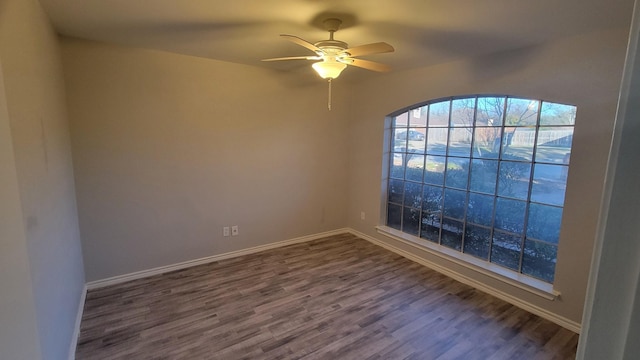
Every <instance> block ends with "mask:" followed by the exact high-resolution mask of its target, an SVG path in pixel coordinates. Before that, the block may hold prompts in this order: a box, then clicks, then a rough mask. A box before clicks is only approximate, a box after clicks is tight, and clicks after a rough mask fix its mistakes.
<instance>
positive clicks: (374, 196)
mask: <svg viewBox="0 0 640 360" xmlns="http://www.w3.org/2000/svg"><path fill="white" fill-rule="evenodd" d="M627 38H628V30H627V29H626V28H624V29H621V30H620V31H609V32H602V33H594V34H588V35H584V36H579V37H573V38H567V39H564V40H561V41H556V42H553V43H548V44H544V45H539V46H535V47H531V48H526V49H521V50H518V51H511V52H505V53H500V54H494V55H491V56H485V57H482V58H477V59H469V60H464V61H458V62H452V63H447V64H442V65H438V66H433V67H429V68H423V69H416V70H412V71H406V72H401V73H391V74H389V75H388V76H386V77H385V78H383V79H374V80H371V81H367V82H363V83H361V84H358V85H356V86H355V88H354V94H357V95H356V96H354V101H353V105H352V108H353V111H352V114H353V116H352V118H351V119H352V121H351V122H350V129H349V133H350V139H351V143H350V148H349V149H350V160H349V164H350V167H349V168H350V188H349V194H350V201H349V215H348V216H349V226H350V227H352V228H354V229H356V230H358V231H361V232H363V233H365V234H367V235H370V236H374V237H376V238H378V239H380V240H382V241H386V242H388V243H390V244H393V245H396V246H399V247H401V248H404V249H406V250H407V251H410V252H413V253H416V254H418V255H420V256H423V257H424V258H426V259H428V260H430V261H433V262H435V263H437V264H439V265H442V266H445V267H447V268H449V269H452V270H453V271H456V272H459V273H461V274H463V275H465V276H468V277H471V278H473V279H475V280H477V281H480V282H483V283H485V284H487V285H489V286H491V287H494V288H495V289H497V290H499V291H502V292H504V293H506V294H508V295H511V296H515V297H517V298H519V299H522V300H524V301H526V302H528V303H530V304H533V305H535V306H538V307H541V308H543V309H546V310H548V311H550V312H552V313H554V314H556V315H558V316H561V317H564V318H566V319H568V320H570V321H573V322H577V323H579V322H580V321H581V316H582V308H583V304H584V296H585V289H586V285H587V281H588V275H589V265H590V259H591V252H592V248H593V242H594V237H595V231H596V222H597V221H598V211H599V205H600V200H601V196H602V190H603V185H602V184H603V180H604V172H605V167H606V163H607V157H608V151H609V146H610V142H611V133H612V127H613V122H614V117H615V110H616V101H617V95H618V89H619V86H620V78H621V74H622V65H623V61H624V55H625V50H626V45H627ZM482 93H492V94H510V95H516V96H522V97H529V98H539V99H543V100H548V101H553V102H560V103H569V104H574V105H577V107H578V114H577V120H576V128H575V134H574V143H573V152H572V157H571V168H570V170H569V179H568V187H567V192H566V201H565V211H564V217H563V222H562V231H561V240H560V246H559V250H558V265H557V270H556V281H555V289H556V290H558V291H560V292H561V293H562V297H561V298H560V299H559V300H556V301H553V302H550V301H548V300H544V299H542V298H539V297H537V296H534V295H532V294H529V293H527V292H525V291H522V290H519V289H517V288H514V287H511V286H507V285H505V284H502V283H500V282H499V281H496V280H494V279H491V278H488V277H486V276H482V275H479V274H477V273H474V272H473V271H470V270H468V269H466V268H462V267H460V266H458V265H456V264H454V263H451V262H448V261H445V260H442V259H440V258H438V257H435V256H433V255H430V254H428V253H425V252H420V251H418V250H415V249H414V248H412V247H408V246H404V245H402V244H399V243H398V242H396V241H394V240H391V239H389V238H387V237H385V236H382V235H380V234H377V233H376V231H375V228H374V227H375V226H376V225H378V224H379V219H380V212H381V204H380V192H381V190H380V189H381V181H380V179H381V174H382V155H383V154H382V143H383V130H384V117H385V115H386V114H389V113H391V112H393V111H396V110H399V109H402V108H405V107H408V106H411V105H413V104H416V103H419V102H423V101H426V100H429V99H436V98H440V97H446V96H452V95H465V94H482ZM372 99H375V101H372ZM361 211H365V213H366V214H367V218H366V220H365V221H362V220H360V212H361Z"/></svg>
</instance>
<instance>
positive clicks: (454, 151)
mask: <svg viewBox="0 0 640 360" xmlns="http://www.w3.org/2000/svg"><path fill="white" fill-rule="evenodd" d="M471 134H473V128H450V129H449V151H448V154H449V155H454V156H466V157H469V154H470V153H471Z"/></svg>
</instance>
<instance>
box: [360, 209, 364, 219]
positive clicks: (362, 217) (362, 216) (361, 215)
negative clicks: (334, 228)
mask: <svg viewBox="0 0 640 360" xmlns="http://www.w3.org/2000/svg"><path fill="white" fill-rule="evenodd" d="M360 220H364V211H360Z"/></svg>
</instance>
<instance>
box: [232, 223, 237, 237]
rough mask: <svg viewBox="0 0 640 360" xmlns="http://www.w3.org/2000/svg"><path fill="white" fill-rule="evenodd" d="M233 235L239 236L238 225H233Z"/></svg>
mask: <svg viewBox="0 0 640 360" xmlns="http://www.w3.org/2000/svg"><path fill="white" fill-rule="evenodd" d="M231 236H238V225H233V226H232V227H231Z"/></svg>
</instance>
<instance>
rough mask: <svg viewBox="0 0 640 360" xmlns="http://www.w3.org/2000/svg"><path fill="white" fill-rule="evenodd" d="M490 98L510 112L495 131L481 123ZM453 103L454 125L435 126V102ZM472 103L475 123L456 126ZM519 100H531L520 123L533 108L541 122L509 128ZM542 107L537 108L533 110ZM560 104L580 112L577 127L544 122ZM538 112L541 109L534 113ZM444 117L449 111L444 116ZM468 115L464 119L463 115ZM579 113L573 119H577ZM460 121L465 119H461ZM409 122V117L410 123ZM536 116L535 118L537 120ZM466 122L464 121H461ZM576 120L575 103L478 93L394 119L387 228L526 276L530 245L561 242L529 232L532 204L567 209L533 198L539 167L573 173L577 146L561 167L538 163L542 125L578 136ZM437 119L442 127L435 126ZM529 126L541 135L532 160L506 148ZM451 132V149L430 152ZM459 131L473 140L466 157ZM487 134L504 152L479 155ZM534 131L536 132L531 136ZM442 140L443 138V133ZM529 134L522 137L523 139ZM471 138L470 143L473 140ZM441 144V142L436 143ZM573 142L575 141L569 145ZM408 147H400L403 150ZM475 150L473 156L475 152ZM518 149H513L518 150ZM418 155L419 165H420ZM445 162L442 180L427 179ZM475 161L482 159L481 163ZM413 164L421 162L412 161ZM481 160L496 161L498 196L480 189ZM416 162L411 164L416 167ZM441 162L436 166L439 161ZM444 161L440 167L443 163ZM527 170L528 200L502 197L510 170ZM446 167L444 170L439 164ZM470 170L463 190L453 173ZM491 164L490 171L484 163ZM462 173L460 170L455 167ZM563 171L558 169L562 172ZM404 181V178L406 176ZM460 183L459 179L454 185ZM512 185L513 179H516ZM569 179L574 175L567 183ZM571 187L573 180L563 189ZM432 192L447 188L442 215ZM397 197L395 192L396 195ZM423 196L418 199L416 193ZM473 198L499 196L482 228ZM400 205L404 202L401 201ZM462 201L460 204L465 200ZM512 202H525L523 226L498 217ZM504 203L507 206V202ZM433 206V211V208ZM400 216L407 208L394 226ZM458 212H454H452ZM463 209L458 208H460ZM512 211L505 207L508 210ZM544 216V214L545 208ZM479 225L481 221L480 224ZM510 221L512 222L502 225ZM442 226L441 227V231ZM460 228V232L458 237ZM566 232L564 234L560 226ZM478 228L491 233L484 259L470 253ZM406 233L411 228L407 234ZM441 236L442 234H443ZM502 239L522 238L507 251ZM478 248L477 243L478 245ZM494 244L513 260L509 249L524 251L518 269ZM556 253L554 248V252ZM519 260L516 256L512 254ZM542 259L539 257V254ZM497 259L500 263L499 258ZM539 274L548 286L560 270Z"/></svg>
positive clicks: (495, 190) (489, 124)
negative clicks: (482, 105)
mask: <svg viewBox="0 0 640 360" xmlns="http://www.w3.org/2000/svg"><path fill="white" fill-rule="evenodd" d="M480 98H483V99H485V101H487V99H494V100H501V101H502V109H501V114H500V115H499V116H500V117H501V119H500V120H499V121H500V125H499V126H493V121H494V120H492V119H489V120H488V122H487V125H482V124H480V123H479V111H480V109H479V99H480ZM445 101H447V102H448V109H447V111H448V114H446V115H445V116H446V117H448V122H447V125H446V126H443V124H442V116H440V119H438V120H439V121H440V123H435V122H436V121H437V120H436V119H435V117H432V107H433V105H434V104H442V103H443V102H445ZM465 101H470V103H471V104H472V107H473V111H472V116H471V117H470V118H468V120H469V123H468V124H467V123H464V119H462V117H460V118H456V119H457V120H456V121H462V125H461V124H460V123H457V124H454V123H453V122H454V111H455V110H456V109H454V104H455V103H456V102H459V103H461V104H465ZM512 101H513V102H514V103H517V102H518V101H520V102H529V105H527V108H525V109H524V112H523V113H522V114H521V115H520V120H522V118H523V116H524V114H526V113H527V112H528V111H535V122H534V123H533V124H531V123H530V122H531V119H529V120H528V121H529V124H524V125H520V124H518V123H517V122H516V123H515V124H513V123H508V119H507V116H508V115H509V111H510V109H509V106H510V105H511V102H512ZM532 104H535V106H533V107H532V106H531V105H532ZM547 104H550V105H559V106H564V107H566V108H569V110H573V118H571V117H570V121H569V124H564V123H563V124H553V123H551V124H549V123H547V124H544V125H543V124H542V121H541V117H542V114H543V108H544V106H545V105H547ZM462 109H463V110H466V111H468V110H469V107H468V106H467V107H465V108H462ZM532 109H533V110H532ZM467 114H468V113H467ZM416 115H418V119H419V120H420V121H422V120H423V119H422V118H423V117H424V124H422V123H421V122H420V121H418V120H414V119H413V117H416ZM438 115H441V114H438ZM463 115H464V114H463ZM570 115H571V114H570ZM456 116H460V114H457V115H456ZM403 117H404V119H403ZM528 117H531V115H529V116H528ZM461 119H462V120H461ZM574 119H575V107H572V106H568V105H560V104H552V103H548V102H543V101H539V100H529V99H520V98H512V97H508V96H494V97H484V96H482V97H481V96H476V97H473V98H449V99H446V100H444V101H437V102H430V103H428V104H426V105H422V106H420V107H417V108H413V109H410V110H408V111H406V112H404V113H402V114H401V115H400V116H397V117H395V118H393V121H392V131H391V134H392V135H391V136H392V139H391V144H392V152H391V156H390V159H389V174H390V176H389V183H388V186H387V189H388V195H387V200H388V205H387V211H388V213H387V225H390V226H391V227H395V228H398V229H399V230H401V231H405V230H410V231H409V233H410V234H412V235H415V236H418V237H421V238H424V239H426V240H429V241H432V242H435V243H437V244H439V245H442V246H446V247H448V248H452V249H455V250H458V251H460V252H463V253H470V254H471V255H472V256H475V257H478V258H481V259H484V260H486V261H489V262H494V263H497V264H498V265H501V266H505V267H507V268H510V269H512V270H515V271H517V272H521V273H522V272H523V269H524V268H525V256H527V254H526V253H527V251H532V250H530V249H528V247H527V245H528V244H529V243H532V244H537V245H536V246H538V245H539V246H547V247H549V248H550V249H551V250H554V249H555V250H557V239H555V240H549V239H548V238H547V239H538V238H536V237H534V236H531V235H530V234H529V233H530V232H531V231H530V229H529V224H530V220H531V219H530V216H531V207H532V205H536V206H537V205H540V206H541V207H547V208H551V209H559V210H560V213H561V211H562V207H563V206H562V204H560V205H558V204H553V203H549V201H547V202H541V201H536V200H535V199H532V194H533V193H534V188H533V186H534V183H535V181H536V176H537V175H539V174H537V171H541V169H542V168H538V167H537V166H536V165H538V164H541V165H553V166H556V167H557V166H558V165H561V167H560V168H561V169H562V170H561V171H562V173H563V174H564V173H565V172H566V168H567V167H568V156H569V154H570V145H569V147H568V149H567V150H568V151H569V152H568V153H567V155H565V158H564V162H563V163H560V164H559V163H558V162H557V159H556V161H555V162H554V160H553V159H551V160H548V159H547V161H544V159H543V160H541V161H539V160H538V159H537V158H538V155H539V153H538V148H539V145H540V144H539V141H540V133H541V127H544V128H549V129H554V128H557V129H561V130H565V131H568V130H567V128H569V132H570V135H569V136H570V137H572V134H573V126H574V123H573V121H574ZM432 121H433V122H434V123H432ZM508 129H511V132H510V133H508V132H507V130H508ZM521 129H525V130H526V133H525V134H524V135H526V136H528V137H529V138H531V135H533V140H532V145H531V147H530V150H529V152H528V153H525V155H526V157H524V158H518V157H516V156H514V155H512V154H505V151H506V150H507V148H508V147H509V146H512V145H511V144H512V142H513V138H514V137H515V136H516V132H518V130H521ZM443 131H445V132H446V136H447V139H446V145H445V147H446V149H445V151H444V152H443V151H442V150H441V149H440V150H438V149H436V148H433V149H431V150H430V148H429V147H430V145H433V144H431V142H432V140H433V139H435V136H433V138H432V137H431V136H432V132H439V133H440V134H442V133H443ZM456 131H457V133H458V134H460V133H461V131H466V132H468V134H464V135H463V136H466V137H467V138H464V137H463V138H462V143H463V146H462V150H463V151H464V152H465V154H462V153H461V152H460V151H459V150H460V149H457V148H455V147H456V146H457V145H458V143H456V141H459V140H460V139H458V138H459V137H460V135H456ZM482 132H485V133H488V134H491V133H493V134H494V140H493V141H494V144H493V150H495V151H494V152H497V156H495V157H494V155H496V154H493V153H492V154H490V155H491V156H489V155H487V154H486V153H488V152H486V153H485V154H482V152H480V153H478V154H476V147H477V148H478V151H479V149H480V147H479V145H478V144H479V143H480V139H479V137H480V135H481V134H482ZM531 132H533V134H531ZM436 135H437V134H436ZM519 135H520V136H523V135H522V132H521V133H520V134H519ZM546 135H547V136H548V137H549V138H550V139H552V140H553V141H556V142H558V141H559V140H558V139H553V138H552V136H549V135H548V134H546ZM467 139H468V143H467ZM434 141H435V140H434ZM420 142H422V144H421V146H422V147H421V148H420V147H416V143H418V144H419V143H420ZM570 142H571V139H569V144H570ZM398 145H400V146H398ZM467 148H468V151H467ZM512 151H513V149H512ZM434 156H439V157H440V158H433V157H434ZM414 158H417V159H418V160H417V161H415V160H414ZM437 159H440V160H444V168H443V169H442V171H441V176H440V177H439V178H438V179H431V178H427V175H428V174H429V173H431V172H432V171H431V170H430V169H429V167H430V166H434V165H432V163H431V162H430V160H437ZM474 160H477V162H475V161H474ZM398 161H400V163H401V166H402V173H401V174H398V173H396V172H394V169H395V167H396V165H397V163H398ZM412 161H413V162H412ZM465 162H466V165H463V166H461V167H460V166H459V164H465ZM480 162H483V163H484V162H495V165H496V171H495V174H493V175H494V177H495V181H494V183H493V189H492V190H493V193H489V192H488V191H487V192H485V191H483V190H484V189H481V190H478V189H472V181H473V176H474V171H480V170H476V166H479V165H477V164H480ZM410 163H411V166H410ZM434 163H435V161H434ZM436 164H440V163H436ZM521 165H527V166H528V171H529V173H528V176H527V177H526V178H527V179H528V182H527V186H526V196H524V197H523V196H522V195H518V194H515V193H501V191H502V188H501V182H506V180H504V179H501V174H502V171H503V170H504V171H505V172H507V171H509V167H513V169H516V167H518V166H521ZM435 166H438V165H435ZM465 166H466V174H464V176H463V181H464V186H461V184H462V183H461V182H456V181H459V180H455V179H453V176H454V175H456V170H460V168H463V170H465V169H464V167H465ZM483 166H486V164H485V165H483ZM415 169H418V170H417V171H421V172H420V174H419V179H417V176H416V172H417V171H416V170H415ZM454 169H455V170H454ZM556 170H557V169H556ZM489 171H491V170H489ZM399 176H401V178H399ZM454 180H455V181H454ZM510 181H511V180H510ZM564 181H565V182H566V175H565V178H564ZM399 184H402V186H401V193H400V194H397V192H398V190H399V189H397V188H398V185H399ZM563 185H564V186H566V183H564V184H563ZM412 188H417V189H418V191H413V192H412V193H413V195H411V194H412V193H411V192H410V193H407V192H408V190H411V189H412ZM429 189H431V190H432V189H439V195H437V196H435V200H434V201H435V202H436V203H437V204H436V206H435V209H436V210H435V211H434V210H433V206H431V205H429V204H427V203H428V202H429V201H430V199H427V198H426V197H427V195H428V194H427V190H429ZM562 191H563V193H562V197H564V190H562ZM394 192H395V193H394ZM456 192H464V199H463V200H462V207H461V210H462V212H461V213H460V212H458V211H459V210H460V209H457V208H456V207H455V206H450V205H449V204H448V201H447V200H448V199H449V202H451V198H452V197H455V194H456ZM416 193H417V194H419V195H415V194H416ZM473 196H478V198H480V197H481V196H491V197H492V198H493V199H492V202H491V206H492V209H491V216H490V222H489V224H484V223H482V224H481V223H478V222H477V221H473V220H474V219H469V208H470V205H471V203H472V202H471V200H472V197H473ZM397 200H399V201H397ZM458 200H459V199H458ZM508 202H511V203H512V204H517V205H518V206H520V207H522V209H523V211H522V221H521V224H518V227H515V228H514V227H509V226H507V225H505V224H502V225H500V226H497V225H498V224H497V219H498V211H499V205H503V206H504V204H506V203H508ZM501 203H504V204H501ZM429 206H431V207H429ZM392 209H394V211H396V210H399V211H400V214H399V216H398V219H397V220H398V221H399V222H398V223H394V224H390V222H391V218H392V216H391V210H392ZM452 209H453V210H452ZM454 210H455V211H454ZM503 211H504V210H503ZM539 211H540V210H539ZM415 216H417V217H418V219H417V221H416V220H415ZM476 220H477V219H476ZM502 221H503V222H504V221H505V220H502ZM434 226H435V227H437V229H434ZM456 227H457V229H459V230H458V231H457V232H456ZM557 227H558V232H559V225H558V226H557ZM471 229H474V230H475V229H480V230H483V231H487V232H488V236H487V239H484V243H483V244H485V243H486V247H487V248H486V251H484V253H483V255H482V256H480V255H479V254H478V253H473V252H472V251H471V250H469V251H467V249H466V245H467V242H468V241H472V240H473V239H471V238H470V235H469V232H470V230H471ZM405 232H406V231H405ZM436 233H437V234H436ZM499 237H502V240H503V241H507V240H505V239H509V238H511V239H512V240H513V239H517V242H515V241H514V242H512V243H511V244H509V243H504V244H503V245H500V246H502V249H500V246H498V245H496V242H497V241H496V239H498V238H499ZM470 244H471V243H470ZM511 245H513V246H515V249H513V248H511V249H507V247H508V246H511ZM494 247H495V250H496V251H506V252H505V254H506V255H505V254H503V256H509V255H510V254H509V253H508V252H509V251H515V252H517V263H515V264H511V266H510V265H509V264H507V263H499V262H498V261H499V258H500V256H499V254H497V253H496V252H494ZM552 253H553V251H552ZM511 255H513V254H511ZM534 255H535V253H534ZM494 260H495V261H494ZM552 265H553V267H555V255H554V257H553V259H552ZM527 275H531V276H535V277H538V278H542V279H543V280H545V281H549V282H552V279H553V273H549V272H548V271H547V273H543V274H542V275H540V274H527Z"/></svg>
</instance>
